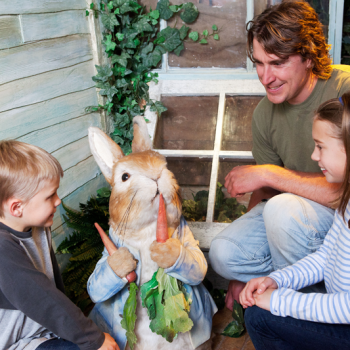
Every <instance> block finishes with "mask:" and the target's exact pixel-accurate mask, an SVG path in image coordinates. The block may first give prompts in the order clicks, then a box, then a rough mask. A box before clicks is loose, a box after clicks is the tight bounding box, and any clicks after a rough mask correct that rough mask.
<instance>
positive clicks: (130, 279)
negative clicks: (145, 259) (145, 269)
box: [95, 222, 136, 283]
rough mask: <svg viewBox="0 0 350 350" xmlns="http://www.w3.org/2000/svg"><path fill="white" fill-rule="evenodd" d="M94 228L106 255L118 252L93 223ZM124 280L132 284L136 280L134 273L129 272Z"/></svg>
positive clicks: (103, 232)
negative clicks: (105, 250)
mask: <svg viewBox="0 0 350 350" xmlns="http://www.w3.org/2000/svg"><path fill="white" fill-rule="evenodd" d="M95 227H96V228H97V231H98V233H99V234H100V236H101V239H102V242H103V244H104V246H105V247H106V249H107V252H108V254H109V255H112V254H113V253H114V252H116V251H117V250H118V248H117V247H116V246H115V245H114V243H113V242H112V240H111V239H110V238H109V237H108V236H107V235H106V233H105V231H103V229H102V227H101V226H100V225H99V224H98V223H97V222H95ZM126 279H127V280H128V282H129V283H131V282H134V281H135V280H136V273H135V271H132V272H130V273H129V274H128V275H127V276H126Z"/></svg>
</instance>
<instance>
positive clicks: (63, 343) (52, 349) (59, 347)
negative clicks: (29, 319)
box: [37, 338, 79, 350]
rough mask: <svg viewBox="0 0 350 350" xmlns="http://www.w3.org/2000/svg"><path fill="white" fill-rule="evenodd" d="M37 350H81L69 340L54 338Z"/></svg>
mask: <svg viewBox="0 0 350 350" xmlns="http://www.w3.org/2000/svg"><path fill="white" fill-rule="evenodd" d="M37 350H79V346H78V345H76V344H74V343H72V342H70V341H68V340H64V339H60V338H54V339H50V340H47V341H45V342H43V343H41V344H40V345H39V346H38V347H37Z"/></svg>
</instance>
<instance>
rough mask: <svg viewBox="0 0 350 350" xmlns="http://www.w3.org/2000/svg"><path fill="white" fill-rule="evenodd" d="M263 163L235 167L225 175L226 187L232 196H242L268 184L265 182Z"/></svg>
mask: <svg viewBox="0 0 350 350" xmlns="http://www.w3.org/2000/svg"><path fill="white" fill-rule="evenodd" d="M263 167H264V166H263V165H242V166H236V167H234V168H233V169H232V170H231V171H230V172H229V173H228V174H227V176H226V177H225V187H226V188H227V191H228V193H229V194H230V195H231V196H232V197H238V198H239V197H242V196H243V195H244V194H245V193H247V192H253V191H256V190H258V189H259V188H261V187H263V186H266V184H265V183H264V182H263V169H264V168H263Z"/></svg>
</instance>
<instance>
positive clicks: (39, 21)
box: [0, 0, 107, 248]
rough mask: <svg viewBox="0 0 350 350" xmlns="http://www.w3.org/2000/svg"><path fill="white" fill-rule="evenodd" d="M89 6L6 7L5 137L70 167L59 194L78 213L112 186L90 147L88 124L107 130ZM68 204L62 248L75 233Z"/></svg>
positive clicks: (14, 1)
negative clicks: (98, 108)
mask: <svg viewBox="0 0 350 350" xmlns="http://www.w3.org/2000/svg"><path fill="white" fill-rule="evenodd" d="M86 8H87V2H86V0H55V1H52V0H30V1H27V0H25V1H23V0H1V1H0V139H16V140H20V141H23V142H27V143H30V144H34V145H37V146H39V147H42V148H44V149H45V150H47V151H48V152H50V153H51V154H53V155H54V156H55V157H56V158H57V159H58V160H59V161H60V163H61V165H62V167H63V169H64V177H63V179H62V180H61V185H60V188H59V192H58V193H59V196H60V197H61V199H62V200H63V202H64V203H65V204H67V205H68V206H70V207H71V208H75V209H78V207H79V202H82V203H85V202H86V201H87V200H88V198H89V197H90V196H91V195H95V194H96V190H97V189H99V188H101V187H103V186H106V185H107V184H106V182H105V180H104V178H103V176H102V175H101V172H100V170H99V168H98V166H97V164H96V163H95V161H94V159H93V157H92V155H91V153H90V149H89V145H88V140H87V130H88V127H89V126H98V127H101V126H102V124H103V125H105V124H104V123H101V118H102V117H101V115H100V114H99V113H86V111H85V108H86V107H87V106H91V105H97V104H98V95H97V92H96V89H95V88H94V82H93V81H92V79H91V78H92V76H93V75H95V68H94V64H96V63H97V62H96V55H95V57H94V55H93V47H92V46H93V44H94V42H96V38H95V37H91V33H90V26H89V22H88V19H87V18H86V17H85V9H86ZM62 214H64V210H63V208H62V205H61V206H60V207H59V208H58V210H57V213H56V214H55V217H54V224H53V227H52V230H53V242H54V247H55V248H56V247H57V246H58V245H59V244H60V243H61V241H62V240H63V239H64V237H65V236H66V235H67V234H69V232H70V231H69V230H68V228H67V227H66V225H65V224H64V221H63V216H62Z"/></svg>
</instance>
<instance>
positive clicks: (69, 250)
mask: <svg viewBox="0 0 350 350" xmlns="http://www.w3.org/2000/svg"><path fill="white" fill-rule="evenodd" d="M110 193H111V191H110V189H109V188H101V189H100V190H98V191H97V197H91V198H90V199H89V200H88V201H87V203H86V204H82V203H80V205H79V207H80V211H75V210H72V209H70V208H68V207H67V206H66V205H64V203H62V206H63V208H64V209H65V211H66V215H64V220H65V222H66V224H67V226H68V227H70V228H72V229H73V233H72V234H71V235H70V236H69V237H67V238H65V239H64V240H63V242H62V243H61V244H60V245H59V246H58V248H57V252H58V253H62V254H71V255H72V256H71V257H70V259H69V263H68V265H67V267H66V268H65V270H64V271H63V273H62V278H63V282H64V285H65V291H66V294H67V296H68V297H69V298H70V299H71V300H72V301H73V302H74V303H75V304H76V305H78V306H79V307H80V308H81V309H82V310H83V311H84V310H86V309H87V308H88V307H89V306H91V305H92V301H91V300H90V298H89V295H88V293H87V287H86V285H87V280H88V279H89V277H90V275H91V274H92V272H93V271H94V269H95V266H96V264H97V262H98V260H99V259H100V258H101V256H102V251H103V248H104V246H103V243H102V240H101V238H100V236H99V234H98V232H97V230H96V228H95V226H94V223H95V222H98V223H99V224H100V226H101V227H102V228H103V229H104V230H106V231H107V230H108V228H109V226H108V220H109V211H108V206H109V197H110Z"/></svg>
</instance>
